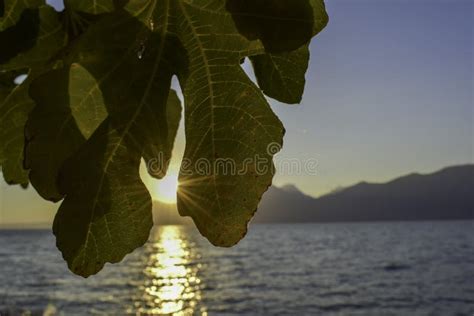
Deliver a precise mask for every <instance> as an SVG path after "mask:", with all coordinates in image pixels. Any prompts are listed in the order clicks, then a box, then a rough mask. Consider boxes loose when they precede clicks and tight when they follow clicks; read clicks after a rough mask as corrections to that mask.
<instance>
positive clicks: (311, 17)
mask: <svg viewBox="0 0 474 316" xmlns="http://www.w3.org/2000/svg"><path fill="white" fill-rule="evenodd" d="M65 5H66V14H67V15H66V17H68V18H67V19H66V20H65V21H66V23H62V24H61V23H60V27H59V28H58V32H59V33H57V34H56V33H55V32H54V30H56V29H55V28H47V27H46V26H50V25H52V24H47V25H46V24H45V27H42V24H41V23H42V21H43V18H40V19H39V20H38V22H37V23H36V24H35V23H33V25H34V26H36V28H33V29H32V31H31V30H30V29H28V30H30V31H31V32H30V33H28V34H34V36H31V38H33V39H34V41H28V42H27V43H26V44H24V46H22V47H20V48H18V49H16V51H12V52H10V53H8V54H7V53H4V55H1V56H2V58H3V61H2V62H1V63H0V66H1V65H2V64H3V67H4V68H1V69H16V67H20V66H21V67H24V68H31V67H36V66H35V65H36V64H37V63H39V64H41V63H46V64H47V65H48V66H46V67H43V68H42V69H41V72H40V73H41V75H39V76H34V77H31V78H29V81H30V82H32V83H31V88H30V89H29V94H30V95H31V97H32V98H33V100H34V102H35V104H36V106H35V108H34V110H33V111H32V112H31V114H30V115H29V118H28V122H27V124H26V139H27V141H26V147H25V148H26V150H25V166H26V167H27V168H28V169H29V172H30V173H29V176H30V179H31V182H32V184H33V185H34V186H35V188H36V189H37V190H38V192H39V193H40V194H41V195H42V196H43V197H44V198H46V199H50V200H53V201H58V200H60V199H63V198H64V201H63V202H62V204H61V206H60V209H59V211H58V214H57V216H56V218H55V222H54V227H53V230H54V233H55V235H56V238H57V245H58V248H59V249H60V250H61V251H62V253H63V256H64V258H65V259H66V261H67V262H68V265H69V267H70V269H71V270H72V271H74V272H75V273H77V274H79V275H82V276H86V277H87V276H89V275H92V274H95V273H97V272H98V271H99V270H100V269H101V268H102V267H103V266H104V264H105V263H107V262H112V263H113V262H118V261H120V260H121V259H122V258H123V257H124V256H125V255H126V254H127V253H129V252H131V251H132V250H133V249H135V248H136V247H139V246H140V245H142V244H143V243H144V242H145V241H146V239H147V237H148V233H149V230H150V228H151V226H152V216H151V197H150V195H149V193H148V192H147V190H146V188H145V187H144V185H143V183H142V180H141V179H140V177H139V172H138V171H139V164H140V161H141V160H142V158H143V159H144V160H145V162H146V163H147V166H148V171H149V173H150V174H151V175H152V176H153V177H156V178H162V177H163V176H164V175H165V173H166V169H167V167H168V161H169V159H170V157H171V152H172V148H173V142H174V138H175V136H176V131H177V128H178V124H179V120H180V119H181V106H180V102H179V100H178V98H177V96H176V93H175V92H174V91H171V93H170V86H171V79H172V77H173V76H177V77H178V80H179V84H180V86H181V89H182V92H183V96H184V103H185V104H184V105H185V112H184V114H185V116H184V119H185V133H186V148H185V154H184V161H183V166H182V167H183V168H182V171H181V174H180V189H179V192H178V209H179V212H180V214H181V215H183V216H190V217H192V219H193V220H194V222H195V223H196V225H197V227H198V229H199V230H200V232H201V233H202V234H203V235H204V236H205V237H206V238H208V239H209V241H210V242H211V243H213V244H214V245H218V246H232V245H234V244H235V243H237V242H238V241H239V240H240V239H241V238H242V237H243V236H244V235H245V233H246V231H247V225H248V222H249V221H250V219H251V218H252V216H253V214H254V212H255V210H256V209H257V206H258V203H259V201H260V199H261V196H262V195H263V193H264V192H265V191H266V190H267V188H268V187H269V186H270V185H271V181H272V177H273V174H274V166H273V155H275V154H276V153H277V151H278V148H280V147H281V145H282V141H283V134H284V128H283V126H282V124H281V122H280V121H279V119H278V118H277V116H276V115H275V114H274V113H273V111H272V110H271V108H270V105H269V104H268V102H267V100H266V99H265V97H264V95H263V93H262V90H263V91H264V92H265V93H266V94H267V95H268V96H270V97H273V98H275V99H277V100H280V101H283V102H287V103H295V102H298V101H299V100H300V98H301V95H302V92H303V87H304V74H305V72H306V69H307V65H308V58H309V54H308V50H307V47H308V44H309V41H310V40H311V38H312V37H313V36H314V35H315V34H317V33H318V32H319V31H320V30H321V29H322V28H323V27H324V26H325V25H326V23H327V14H326V12H325V9H324V3H323V1H322V0H271V1H270V0H202V1H191V0H129V1H111V0H95V1H76V0H69V1H66V2H65ZM10 7H11V3H10V4H9V6H8V8H10ZM26 8H29V7H26ZM34 8H36V7H34ZM46 10H49V9H46ZM76 11H78V12H79V11H80V12H82V13H81V14H78V15H76V14H75V12H76ZM15 12H16V11H15ZM40 12H41V9H38V17H41V16H42V15H41V14H40ZM102 13H106V14H102ZM83 14H93V15H95V18H93V19H91V20H90V22H88V23H87V25H88V27H87V28H86V29H81V30H80V32H78V31H77V29H76V28H77V27H78V25H80V23H79V22H80V20H81V17H82V16H83ZM12 16H15V18H14V23H10V24H6V23H5V22H4V24H5V25H6V29H5V30H7V31H8V30H9V28H13V29H12V30H13V31H15V29H14V28H15V27H17V26H18V25H19V24H20V22H21V17H22V15H21V13H20V14H17V12H16V13H15V14H14V15H12ZM53 16H54V14H53ZM26 20H27V22H28V23H25V25H30V24H31V23H32V21H33V18H28V19H26ZM0 21H3V20H0ZM47 21H50V20H47ZM51 21H53V20H51ZM68 21H72V23H69V22H68ZM33 22H34V21H33ZM0 25H1V24H0ZM68 25H72V26H73V27H74V30H73V31H72V32H71V30H68V29H64V28H65V27H66V28H67V27H68ZM45 30H46V31H45ZM13 31H11V32H13ZM33 31H34V32H36V33H34V32H33ZM15 32H17V31H15ZM42 32H46V33H42ZM61 32H64V34H72V35H73V36H72V37H71V38H69V40H68V39H67V38H65V37H64V36H63V35H61V34H62V33H61ZM5 34H6V35H5V36H4V37H3V38H2V37H1V34H0V41H4V40H5V39H6V38H10V37H11V35H9V33H8V34H7V33H5ZM12 34H13V33H12ZM15 34H17V35H18V34H19V33H18V32H17V33H15ZM39 34H43V35H41V36H40V35H39ZM7 35H8V36H10V37H8V36H7ZM17 35H15V36H13V37H16V36H17ZM62 36H63V37H62ZM61 38H62V39H63V40H62V41H60V40H58V39H61ZM46 39H48V41H49V42H48V44H45V45H46V46H47V47H50V46H51V45H53V44H52V43H53V39H54V40H55V43H59V42H61V43H63V45H65V47H64V49H61V50H60V53H59V54H56V55H54V57H53V56H50V55H51V53H49V51H48V53H47V54H46V55H48V56H50V57H48V58H44V57H41V58H43V59H41V60H39V59H38V58H39V57H40V56H39V55H38V52H40V51H44V52H46V50H44V49H45V48H43V46H42V45H43V44H42V43H43V40H46ZM45 43H46V42H45ZM55 45H56V46H58V44H55ZM53 51H55V50H53V49H52V50H51V52H53ZM28 54H30V55H28ZM246 57H249V58H251V59H252V61H253V64H254V67H255V70H256V76H257V79H258V84H259V86H260V87H259V86H257V85H256V84H254V83H253V82H252V81H251V80H250V79H249V78H248V77H247V75H246V74H245V72H244V71H243V70H242V69H241V66H240V61H241V60H242V59H243V58H246ZM53 61H54V62H53ZM32 65H34V66H32ZM8 67H10V68H8ZM25 87H26V86H25ZM9 97H10V96H8V97H7V99H8V98H9ZM27 112H28V111H25V113H27ZM24 121H25V119H24V118H23V121H22V122H21V123H22V124H24ZM19 125H21V124H19ZM6 138H7V137H5V139H6ZM2 142H3V140H2ZM275 148H276V149H277V150H275ZM20 153H21V154H22V152H21V151H20ZM2 164H3V162H2Z"/></svg>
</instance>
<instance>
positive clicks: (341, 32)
mask: <svg viewBox="0 0 474 316" xmlns="http://www.w3.org/2000/svg"><path fill="white" fill-rule="evenodd" d="M326 2H327V9H328V12H329V15H330V23H329V25H328V27H327V28H326V29H325V30H324V31H323V32H322V33H321V34H320V35H319V36H318V38H316V39H315V40H314V41H313V43H312V45H311V53H312V57H311V63H310V69H309V72H308V74H307V86H306V92H305V95H304V98H303V102H302V104H301V105H298V106H288V105H283V104H279V103H277V102H272V107H273V109H274V110H275V112H276V113H277V114H278V116H279V117H280V119H281V120H282V121H283V123H284V124H285V127H286V129H287V134H286V137H285V145H284V149H283V150H282V152H281V153H280V154H279V155H278V157H277V159H278V161H282V160H284V159H300V160H302V161H304V160H306V159H316V160H317V162H318V166H317V174H316V175H291V176H289V175H277V176H276V178H275V184H276V185H280V186H281V185H284V184H287V183H292V184H295V185H296V186H297V187H298V188H300V189H301V190H302V191H304V192H305V193H308V194H311V195H315V196H318V195H321V194H324V193H327V192H329V191H331V190H334V189H335V188H338V187H341V186H348V185H351V184H354V183H357V182H359V181H361V180H366V181H370V182H383V181H387V180H390V179H391V178H394V177H397V176H400V175H403V174H407V173H410V172H422V173H427V172H432V171H435V170H437V169H440V168H442V167H445V166H448V165H456V164H464V163H473V162H474V157H473V147H474V136H473V122H474V115H473V94H472V89H473V73H474V69H473V45H474V40H473V25H474V21H473V11H474V1H472V0H411V1H409V0H329V1H326ZM178 137H180V139H179V140H178V143H177V148H176V157H177V160H175V161H174V165H177V164H178V162H179V156H180V155H181V153H182V149H183V146H184V140H183V139H182V137H183V134H182V131H181V132H180V134H179V135H178ZM54 210H55V206H53V205H51V204H50V203H47V202H44V201H42V200H41V199H40V198H38V197H37V196H36V194H35V193H34V191H33V190H31V189H29V190H27V191H24V190H22V189H20V188H18V187H13V188H12V187H7V186H6V185H5V184H4V183H2V186H1V194H0V224H1V223H14V222H24V221H28V222H47V221H49V220H51V218H52V217H53V216H54Z"/></svg>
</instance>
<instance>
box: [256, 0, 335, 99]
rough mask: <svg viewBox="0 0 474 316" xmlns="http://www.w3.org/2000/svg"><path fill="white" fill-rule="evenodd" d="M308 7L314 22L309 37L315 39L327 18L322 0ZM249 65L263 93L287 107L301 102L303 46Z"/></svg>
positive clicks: (259, 58) (306, 55)
mask: <svg viewBox="0 0 474 316" xmlns="http://www.w3.org/2000/svg"><path fill="white" fill-rule="evenodd" d="M310 3H311V6H312V8H313V20H314V24H313V30H312V33H313V36H315V35H317V34H318V33H320V32H321V31H322V30H323V29H324V28H325V27H326V25H327V23H328V21H329V17H328V15H327V13H326V10H325V5H324V2H323V1H322V0H310ZM290 36H291V35H290ZM251 61H252V64H253V68H254V71H255V76H256V77H257V81H258V85H259V86H260V88H261V89H262V90H263V93H265V94H266V95H267V96H269V97H271V98H273V99H276V100H278V101H280V102H284V103H288V104H295V103H300V102H301V98H302V97H303V92H304V86H305V82H306V80H305V74H306V71H307V69H308V63H309V48H308V46H307V45H305V46H302V47H300V48H299V49H297V50H295V51H290V52H282V53H269V54H263V55H258V56H253V57H251Z"/></svg>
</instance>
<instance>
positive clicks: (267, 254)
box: [0, 221, 474, 315]
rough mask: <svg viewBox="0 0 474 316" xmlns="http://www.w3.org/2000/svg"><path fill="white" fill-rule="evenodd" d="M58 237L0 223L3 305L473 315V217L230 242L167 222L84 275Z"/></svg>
mask: <svg viewBox="0 0 474 316" xmlns="http://www.w3.org/2000/svg"><path fill="white" fill-rule="evenodd" d="M54 244H55V242H54V237H53V236H52V234H51V233H50V232H49V231H0V280H1V285H0V314H2V315H3V314H17V313H19V312H20V311H22V310H30V311H33V313H35V312H38V313H39V312H42V311H44V310H45V309H47V310H51V311H56V312H57V313H58V314H64V315H91V314H92V315H94V314H95V315H127V314H129V315H136V314H139V315H140V314H142V315H153V314H156V315H163V314H176V315H191V314H193V315H194V314H203V315H206V314H209V315H314V314H323V315H473V313H474V222H473V221H466V222H424V223H409V222H407V223H360V224H299V225H254V226H252V227H251V228H250V233H249V235H248V236H247V237H246V238H245V239H244V240H243V241H242V242H241V243H240V244H239V245H238V246H236V247H234V248H231V249H219V248H214V247H213V246H211V245H210V244H209V243H208V242H207V241H206V240H205V239H203V238H202V237H200V235H199V234H198V233H197V232H196V231H195V230H194V229H193V228H190V227H181V226H164V227H161V228H157V229H155V230H154V231H153V233H152V236H151V238H150V241H149V242H148V243H147V244H146V246H144V247H143V248H142V249H140V250H137V251H136V252H134V253H133V254H132V255H131V256H129V257H128V258H127V259H126V260H125V261H124V262H122V263H120V264H117V265H107V266H106V267H105V269H104V271H102V272H101V273H100V274H99V275H97V276H94V277H91V278H89V279H82V278H80V277H76V276H74V275H72V274H71V273H70V272H69V271H68V270H67V268H66V266H65V263H64V262H63V261H62V259H61V255H60V253H59V252H58V251H57V250H56V248H55V246H54ZM48 306H49V307H48Z"/></svg>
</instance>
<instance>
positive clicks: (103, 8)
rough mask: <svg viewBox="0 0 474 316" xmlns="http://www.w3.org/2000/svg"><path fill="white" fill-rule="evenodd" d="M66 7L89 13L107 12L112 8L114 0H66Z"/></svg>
mask: <svg viewBox="0 0 474 316" xmlns="http://www.w3.org/2000/svg"><path fill="white" fill-rule="evenodd" d="M65 5H66V8H67V9H68V10H69V9H71V10H74V11H80V12H85V13H90V14H101V13H107V12H111V11H113V10H114V0H66V1H65Z"/></svg>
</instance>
